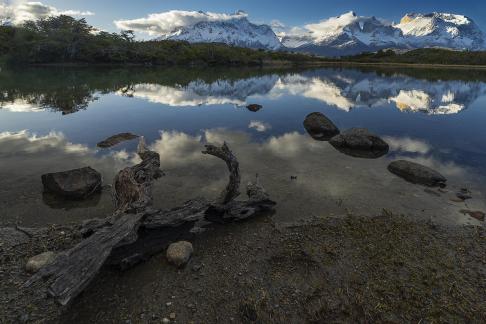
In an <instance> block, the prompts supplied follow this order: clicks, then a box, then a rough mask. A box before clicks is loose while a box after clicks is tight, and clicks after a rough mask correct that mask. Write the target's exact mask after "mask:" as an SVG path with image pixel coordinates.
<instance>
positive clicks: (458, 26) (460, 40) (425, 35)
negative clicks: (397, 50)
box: [395, 13, 485, 50]
mask: <svg viewBox="0 0 486 324" xmlns="http://www.w3.org/2000/svg"><path fill="white" fill-rule="evenodd" d="M395 27H396V28H398V29H400V30H401V31H402V32H403V35H404V36H405V39H406V42H407V43H409V44H411V45H412V46H414V47H433V46H436V47H447V48H455V49H470V50H479V49H483V48H484V46H485V40H484V35H483V33H482V32H481V30H480V29H479V27H478V26H477V25H476V24H475V23H474V21H473V20H472V19H471V18H468V17H466V16H462V15H453V14H445V13H431V14H428V15H422V14H407V15H405V16H404V17H403V18H402V20H401V21H400V23H399V24H398V25H395Z"/></svg>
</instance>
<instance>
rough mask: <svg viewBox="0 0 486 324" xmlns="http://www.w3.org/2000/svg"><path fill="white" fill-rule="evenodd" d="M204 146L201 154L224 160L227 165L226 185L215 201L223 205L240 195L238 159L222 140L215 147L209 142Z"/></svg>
mask: <svg viewBox="0 0 486 324" xmlns="http://www.w3.org/2000/svg"><path fill="white" fill-rule="evenodd" d="M205 147H206V150H205V151H203V152H202V153H203V154H209V155H212V156H215V157H217V158H220V159H222V160H223V161H224V162H226V165H227V166H228V170H229V172H230V175H229V182H228V185H227V186H226V188H225V189H224V190H223V191H222V192H221V195H220V197H219V199H218V200H217V201H216V203H217V204H221V205H225V204H227V203H229V202H230V201H232V200H234V199H235V198H236V197H238V196H239V195H240V191H239V188H240V182H241V176H240V166H239V163H238V160H237V159H236V156H235V155H234V154H233V152H231V150H230V149H229V147H228V145H227V144H226V142H224V144H223V146H221V147H216V146H214V145H211V144H208V145H205Z"/></svg>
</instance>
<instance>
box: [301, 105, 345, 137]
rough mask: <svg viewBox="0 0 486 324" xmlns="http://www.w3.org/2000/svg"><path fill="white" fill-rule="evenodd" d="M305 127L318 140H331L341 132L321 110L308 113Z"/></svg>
mask: <svg viewBox="0 0 486 324" xmlns="http://www.w3.org/2000/svg"><path fill="white" fill-rule="evenodd" d="M304 128H305V130H306V131H307V132H308V133H309V135H310V136H311V137H312V138H313V139H315V140H318V141H329V140H330V139H331V138H332V137H333V136H336V135H338V134H339V129H338V128H337V127H336V125H334V123H333V122H332V121H331V120H330V119H329V118H327V117H326V116H324V115H323V114H321V113H320V112H313V113H311V114H309V115H307V117H305V120H304Z"/></svg>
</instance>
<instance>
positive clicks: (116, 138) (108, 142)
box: [97, 133, 139, 148]
mask: <svg viewBox="0 0 486 324" xmlns="http://www.w3.org/2000/svg"><path fill="white" fill-rule="evenodd" d="M138 137H139V136H138V135H135V134H132V133H120V134H116V135H113V136H110V137H108V138H107V139H105V140H104V141H101V142H99V143H98V144H97V146H98V147H101V148H108V147H112V146H115V145H118V144H120V143H122V142H125V141H130V140H133V139H135V138H138Z"/></svg>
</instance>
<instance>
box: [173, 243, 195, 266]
mask: <svg viewBox="0 0 486 324" xmlns="http://www.w3.org/2000/svg"><path fill="white" fill-rule="evenodd" d="M193 252H194V249H193V247H192V244H191V242H187V241H179V242H176V243H172V244H171V245H169V248H168V249H167V260H168V261H169V262H170V263H172V264H175V265H176V266H178V267H182V266H184V265H186V263H187V262H189V259H190V258H191V256H192V253H193Z"/></svg>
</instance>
